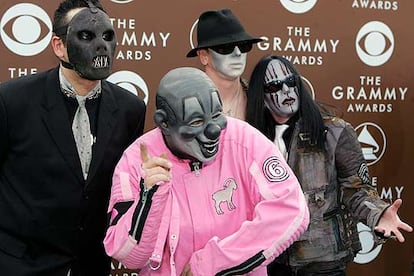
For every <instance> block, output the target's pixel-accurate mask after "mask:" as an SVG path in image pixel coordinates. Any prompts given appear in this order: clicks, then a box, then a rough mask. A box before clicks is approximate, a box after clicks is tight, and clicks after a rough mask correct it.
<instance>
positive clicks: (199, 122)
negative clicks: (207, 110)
mask: <svg viewBox="0 0 414 276" xmlns="http://www.w3.org/2000/svg"><path fill="white" fill-rule="evenodd" d="M203 124H204V120H203V119H196V120H193V121H191V123H190V126H192V127H199V126H202V125H203Z"/></svg>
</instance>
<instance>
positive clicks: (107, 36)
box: [102, 31, 115, 41]
mask: <svg viewBox="0 0 414 276" xmlns="http://www.w3.org/2000/svg"><path fill="white" fill-rule="evenodd" d="M114 37H115V33H114V31H106V32H104V33H103V35H102V38H103V39H104V40H106V41H112V40H113V39H114Z"/></svg>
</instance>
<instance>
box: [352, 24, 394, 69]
mask: <svg viewBox="0 0 414 276" xmlns="http://www.w3.org/2000/svg"><path fill="white" fill-rule="evenodd" d="M355 47H356V52H357V54H358V56H359V58H360V59H361V60H362V62H364V63H365V64H366V65H369V66H380V65H383V64H384V63H386V62H387V61H388V60H389V59H390V57H391V56H392V53H393V51H394V35H393V33H392V31H391V29H390V28H389V27H388V26H387V25H385V24H384V23H382V22H380V21H371V22H368V23H366V24H365V25H364V26H362V28H361V29H360V30H359V32H358V34H357V36H356V40H355Z"/></svg>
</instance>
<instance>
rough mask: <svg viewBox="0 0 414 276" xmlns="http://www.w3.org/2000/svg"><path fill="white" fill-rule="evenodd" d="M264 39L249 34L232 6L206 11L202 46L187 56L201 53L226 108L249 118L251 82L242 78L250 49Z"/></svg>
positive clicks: (199, 39)
mask: <svg viewBox="0 0 414 276" xmlns="http://www.w3.org/2000/svg"><path fill="white" fill-rule="evenodd" d="M260 41H262V39H261V38H255V37H252V36H251V35H249V34H248V33H247V32H246V31H245V29H244V27H243V26H242V24H241V23H240V21H239V20H238V19H237V17H236V16H235V15H234V14H233V13H232V11H231V10H230V9H223V10H216V11H206V12H204V13H202V14H201V15H200V17H199V20H198V26H197V43H198V46H197V47H196V48H194V49H192V50H191V51H189V52H188V54H187V57H195V56H197V55H198V56H199V58H200V62H201V64H202V65H203V66H204V71H205V72H206V74H207V75H208V76H209V77H210V78H211V80H212V81H213V82H214V83H215V85H216V86H217V88H218V90H219V91H220V97H221V99H222V102H223V111H224V113H225V114H226V115H228V116H231V117H235V118H238V119H241V120H245V118H246V103H247V96H246V95H247V82H246V81H245V80H243V79H242V78H241V75H242V74H243V72H244V69H245V67H246V59H247V52H249V51H250V50H251V49H252V46H253V44H254V43H257V42H260Z"/></svg>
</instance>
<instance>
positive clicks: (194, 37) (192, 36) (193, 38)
mask: <svg viewBox="0 0 414 276" xmlns="http://www.w3.org/2000/svg"><path fill="white" fill-rule="evenodd" d="M197 24H198V19H196V21H195V22H194V23H193V25H192V26H191V29H190V46H191V49H194V48H195V47H196V44H195V43H194V41H197V34H196V33H197V32H196V30H197Z"/></svg>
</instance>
